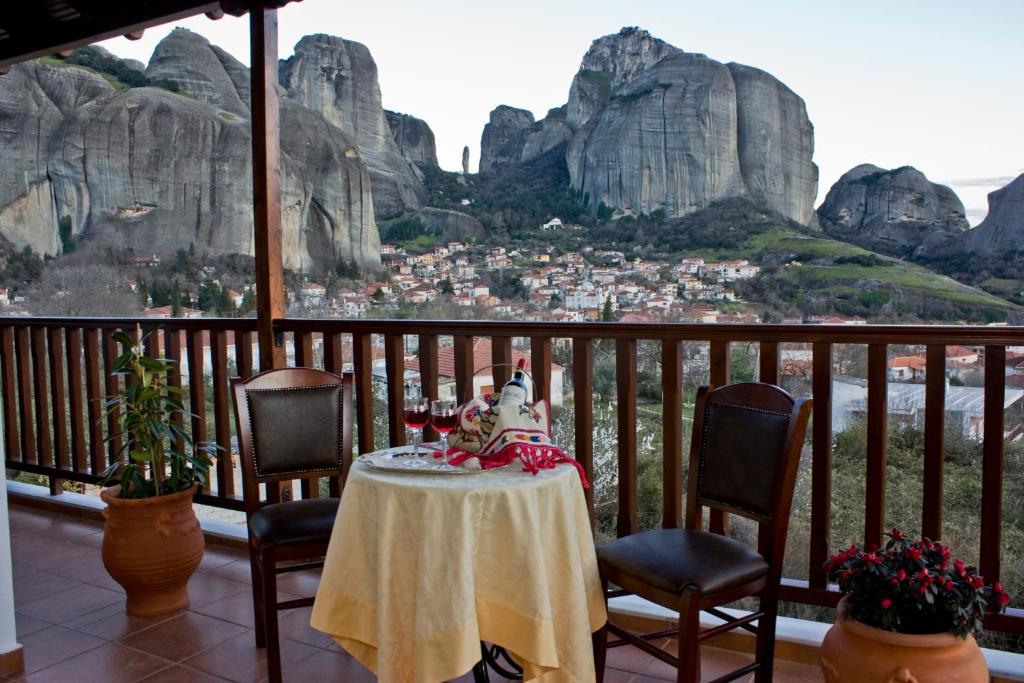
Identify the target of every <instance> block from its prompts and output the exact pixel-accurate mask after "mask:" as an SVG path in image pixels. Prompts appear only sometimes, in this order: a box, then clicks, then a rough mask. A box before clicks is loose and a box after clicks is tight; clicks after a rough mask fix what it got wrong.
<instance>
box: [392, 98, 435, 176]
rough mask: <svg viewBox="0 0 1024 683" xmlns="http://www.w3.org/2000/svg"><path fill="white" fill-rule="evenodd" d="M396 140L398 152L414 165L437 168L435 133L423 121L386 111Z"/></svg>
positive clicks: (407, 115)
mask: <svg viewBox="0 0 1024 683" xmlns="http://www.w3.org/2000/svg"><path fill="white" fill-rule="evenodd" d="M384 115H385V116H386V117H387V119H388V126H389V127H390V128H391V135H392V136H393V137H394V138H395V144H396V145H398V151H399V152H401V153H402V156H403V157H405V158H406V159H408V160H409V161H411V162H412V163H414V164H426V165H427V166H437V145H436V143H435V142H434V131H432V130H430V126H428V125H427V122H426V121H424V120H423V119H418V118H416V117H415V116H410V115H409V114H399V113H398V112H394V111H387V110H385V111H384Z"/></svg>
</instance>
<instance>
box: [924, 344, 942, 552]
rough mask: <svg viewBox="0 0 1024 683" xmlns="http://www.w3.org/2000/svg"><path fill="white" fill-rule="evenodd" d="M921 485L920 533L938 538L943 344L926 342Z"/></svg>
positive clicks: (940, 523) (940, 509) (940, 502)
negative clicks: (922, 476) (922, 475)
mask: <svg viewBox="0 0 1024 683" xmlns="http://www.w3.org/2000/svg"><path fill="white" fill-rule="evenodd" d="M924 384H925V387H924V396H925V400H924V484H923V506H922V508H923V509H922V512H921V535H922V536H925V537H926V538H930V539H932V540H934V541H937V540H939V539H940V538H942V479H943V475H942V472H943V469H944V460H945V451H946V443H945V441H946V436H945V433H944V432H945V428H946V425H945V419H946V347H945V346H942V345H938V344H930V345H929V346H928V348H927V351H926V352H925V380H924Z"/></svg>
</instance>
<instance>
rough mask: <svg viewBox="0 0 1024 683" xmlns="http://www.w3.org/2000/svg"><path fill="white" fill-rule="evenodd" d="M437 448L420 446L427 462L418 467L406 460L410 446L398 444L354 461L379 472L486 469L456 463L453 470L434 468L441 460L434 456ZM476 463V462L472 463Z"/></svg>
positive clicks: (478, 471) (448, 472) (471, 471)
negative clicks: (412, 465)
mask: <svg viewBox="0 0 1024 683" xmlns="http://www.w3.org/2000/svg"><path fill="white" fill-rule="evenodd" d="M435 450H437V449H430V448H420V459H421V460H425V461H426V462H427V463H428V464H426V465H421V466H420V467H409V466H408V464H407V463H408V462H409V461H410V460H412V459H413V447H412V446H399V447H397V448H388V449H386V450H383V451H375V452H373V453H365V454H363V455H360V456H359V457H357V458H356V462H361V463H363V464H364V465H367V466H369V467H372V468H373V469H375V470H379V471H381V472H401V473H402V474H449V475H452V474H454V475H459V474H481V473H482V472H486V471H487V470H483V469H480V467H479V466H476V467H464V466H462V465H456V466H455V469H454V470H435V469H434V465H435V464H439V463H440V462H441V460H440V458H434V452H435ZM474 464H476V463H474Z"/></svg>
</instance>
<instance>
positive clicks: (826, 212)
mask: <svg viewBox="0 0 1024 683" xmlns="http://www.w3.org/2000/svg"><path fill="white" fill-rule="evenodd" d="M818 217H819V218H820V220H821V225H822V228H823V229H824V231H825V232H826V233H827V234H828V235H831V236H833V237H836V238H838V239H842V240H846V241H849V242H854V243H857V244H860V245H862V246H865V247H868V248H870V249H874V250H877V251H882V252H884V253H887V254H892V255H894V256H900V257H903V256H926V255H928V254H929V253H934V252H935V251H936V250H937V249H941V248H942V247H943V245H945V244H948V243H951V242H953V241H955V240H956V239H957V238H959V237H961V236H962V235H963V232H964V231H965V230H967V229H968V227H969V226H968V223H967V218H966V212H965V210H964V205H963V202H961V201H960V198H959V197H957V196H956V193H954V192H953V190H951V189H949V188H948V187H946V186H945V185H939V184H937V183H933V182H931V181H929V180H928V178H926V177H925V175H924V174H923V173H921V172H920V171H918V170H917V169H916V168H913V167H911V166H903V167H901V168H896V169H892V170H886V169H882V168H879V167H878V166H874V165H872V164H861V165H860V166H856V167H854V168H852V169H850V170H849V171H847V172H846V173H844V174H843V175H842V177H840V178H839V180H838V181H836V183H835V184H834V185H833V186H832V188H831V189H830V190H829V191H828V195H827V196H826V197H825V201H824V202H823V203H822V205H821V206H820V207H819V208H818Z"/></svg>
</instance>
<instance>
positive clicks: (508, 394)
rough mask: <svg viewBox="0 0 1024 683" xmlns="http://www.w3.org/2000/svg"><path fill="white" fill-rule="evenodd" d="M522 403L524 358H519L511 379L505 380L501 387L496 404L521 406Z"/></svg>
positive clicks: (524, 375)
mask: <svg viewBox="0 0 1024 683" xmlns="http://www.w3.org/2000/svg"><path fill="white" fill-rule="evenodd" d="M524 403H526V359H525V358H520V359H519V363H518V364H517V365H516V371H515V373H513V375H512V379H510V380H509V381H507V382H505V386H503V387H502V388H501V398H499V399H498V405H499V406H506V405H512V406H521V405H523V404H524Z"/></svg>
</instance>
